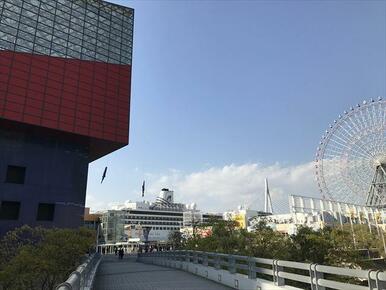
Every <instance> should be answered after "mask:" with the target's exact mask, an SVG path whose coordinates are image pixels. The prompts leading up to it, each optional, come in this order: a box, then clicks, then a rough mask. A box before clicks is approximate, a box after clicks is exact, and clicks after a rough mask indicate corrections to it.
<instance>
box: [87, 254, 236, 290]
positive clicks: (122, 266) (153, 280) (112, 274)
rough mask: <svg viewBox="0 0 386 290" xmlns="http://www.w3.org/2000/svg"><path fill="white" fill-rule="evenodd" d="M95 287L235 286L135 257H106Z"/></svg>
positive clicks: (222, 289) (219, 289) (189, 289)
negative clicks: (146, 262) (138, 261)
mask: <svg viewBox="0 0 386 290" xmlns="http://www.w3.org/2000/svg"><path fill="white" fill-rule="evenodd" d="M93 289H94V290H123V289H124V290H212V289H213V290H227V289H231V288H228V287H226V286H223V285H220V284H217V283H215V282H212V281H209V280H206V279H204V278H200V277H198V276H195V275H193V274H190V273H187V272H184V271H180V270H175V269H171V268H164V267H160V266H156V265H148V264H142V263H137V262H136V261H135V257H128V256H126V257H124V259H123V260H119V259H118V258H117V257H116V256H115V255H106V256H104V257H103V258H102V261H101V263H100V265H99V268H98V271H97V273H96V276H95V282H94V287H93Z"/></svg>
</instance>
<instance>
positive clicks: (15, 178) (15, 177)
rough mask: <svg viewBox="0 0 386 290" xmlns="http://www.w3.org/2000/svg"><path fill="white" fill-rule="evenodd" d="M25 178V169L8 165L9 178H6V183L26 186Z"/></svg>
mask: <svg viewBox="0 0 386 290" xmlns="http://www.w3.org/2000/svg"><path fill="white" fill-rule="evenodd" d="M24 178H25V167H23V166H14V165H8V169H7V177H6V178H5V182H7V183H17V184H24Z"/></svg>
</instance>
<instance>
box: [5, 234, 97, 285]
mask: <svg viewBox="0 0 386 290" xmlns="http://www.w3.org/2000/svg"><path fill="white" fill-rule="evenodd" d="M20 232H23V233H25V232H28V233H33V235H32V237H33V238H32V239H31V238H27V239H24V240H23V239H22V240H17V239H16V240H15V239H14V237H15V236H16V237H17V236H20V235H19V233H20ZM37 233H40V235H38V234H37ZM27 236H28V237H31V235H27ZM10 237H11V238H10ZM20 237H21V236H20ZM35 238H36V239H35ZM10 241H15V242H16V244H17V245H18V247H15V249H16V250H15V252H10V255H9V256H6V258H7V261H8V262H7V263H3V265H2V269H1V270H0V285H1V286H2V287H3V289H5V290H6V289H31V290H34V289H53V288H54V286H55V285H56V284H58V283H60V282H63V281H64V280H65V279H66V278H67V277H68V275H69V274H70V273H71V272H72V271H73V270H75V268H76V267H77V266H78V265H79V264H81V262H82V259H84V257H85V254H86V252H88V251H89V250H90V248H91V247H93V245H94V241H95V231H92V230H89V229H84V228H81V229H78V230H71V229H45V230H42V229H40V228H38V229H31V228H29V229H23V230H22V231H21V230H20V229H16V230H15V231H13V233H9V234H8V235H7V236H6V238H5V239H3V240H2V241H1V242H0V248H7V249H8V248H10V247H11V245H10Z"/></svg>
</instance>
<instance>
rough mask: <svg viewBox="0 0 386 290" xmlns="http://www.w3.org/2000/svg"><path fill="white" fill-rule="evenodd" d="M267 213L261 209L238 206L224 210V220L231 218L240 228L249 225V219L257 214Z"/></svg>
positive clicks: (257, 215)
mask: <svg viewBox="0 0 386 290" xmlns="http://www.w3.org/2000/svg"><path fill="white" fill-rule="evenodd" d="M266 215H267V213H265V212H263V211H258V210H253V209H249V208H246V207H243V206H239V207H238V209H237V210H234V211H227V212H224V214H223V218H224V220H232V221H235V222H237V223H238V227H239V228H240V229H247V228H248V226H250V221H251V220H252V219H253V218H255V217H259V216H266Z"/></svg>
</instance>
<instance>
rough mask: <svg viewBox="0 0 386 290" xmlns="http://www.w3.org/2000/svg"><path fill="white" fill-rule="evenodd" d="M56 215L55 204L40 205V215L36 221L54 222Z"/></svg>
mask: <svg viewBox="0 0 386 290" xmlns="http://www.w3.org/2000/svg"><path fill="white" fill-rule="evenodd" d="M54 214H55V204H53V203H39V207H38V215H37V217H36V220H38V221H53V220H54Z"/></svg>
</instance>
